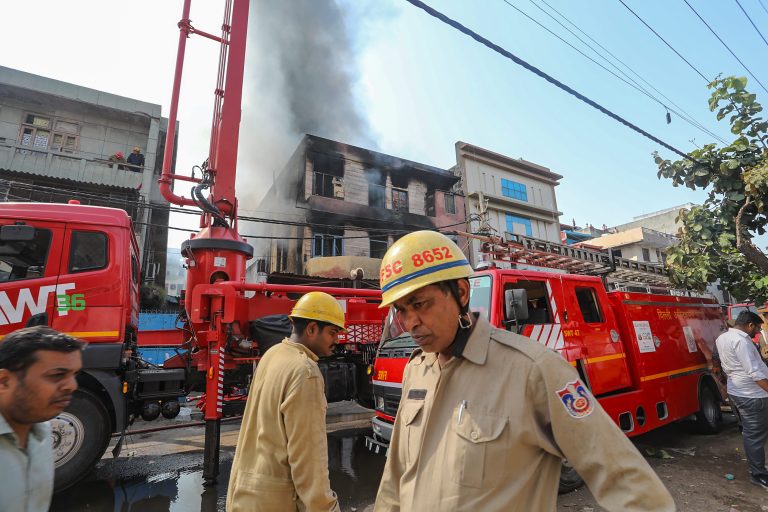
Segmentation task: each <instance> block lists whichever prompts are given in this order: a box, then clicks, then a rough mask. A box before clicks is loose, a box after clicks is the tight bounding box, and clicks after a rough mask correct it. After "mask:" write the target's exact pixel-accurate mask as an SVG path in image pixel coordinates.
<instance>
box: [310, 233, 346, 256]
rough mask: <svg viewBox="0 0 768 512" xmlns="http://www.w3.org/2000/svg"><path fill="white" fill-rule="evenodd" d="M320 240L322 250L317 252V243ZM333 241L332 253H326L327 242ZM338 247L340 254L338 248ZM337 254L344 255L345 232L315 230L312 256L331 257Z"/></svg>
mask: <svg viewBox="0 0 768 512" xmlns="http://www.w3.org/2000/svg"><path fill="white" fill-rule="evenodd" d="M318 241H319V242H320V252H321V253H323V254H318V253H317V247H316V244H317V243H318ZM329 242H330V243H331V246H330V248H331V254H324V253H325V250H324V249H325V244H327V243H329ZM337 248H338V254H337V250H336V249H337ZM336 256H344V233H343V232H342V233H341V234H338V233H331V232H329V231H325V232H322V231H315V232H313V233H312V257H313V258H331V257H336Z"/></svg>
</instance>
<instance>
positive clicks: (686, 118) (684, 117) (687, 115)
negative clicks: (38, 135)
mask: <svg viewBox="0 0 768 512" xmlns="http://www.w3.org/2000/svg"><path fill="white" fill-rule="evenodd" d="M529 2H531V3H532V4H533V5H534V6H536V8H537V9H539V10H540V11H542V12H543V13H544V14H546V15H547V16H549V17H550V18H552V19H553V20H554V21H555V22H557V23H558V24H559V25H560V26H561V27H563V28H564V29H565V30H567V31H568V32H569V33H570V34H572V35H573V36H574V37H575V38H577V39H578V40H579V41H581V42H582V43H583V44H584V45H585V46H587V47H588V48H589V49H590V50H592V51H593V52H595V54H596V55H599V56H600V57H601V58H602V59H603V60H605V61H606V62H608V63H610V64H611V65H612V66H613V67H614V68H615V69H616V70H617V71H618V72H619V73H621V74H622V75H624V76H625V77H627V79H629V80H631V81H632V82H633V83H635V84H637V85H638V86H639V87H642V86H641V85H640V84H639V83H638V82H637V81H635V80H634V79H632V77H630V76H629V75H628V74H627V73H625V72H624V71H622V69H621V68H620V67H619V66H617V65H616V64H615V63H613V62H612V61H611V60H610V59H608V58H607V57H605V56H604V55H603V54H601V53H600V52H599V51H597V50H596V49H595V48H594V47H593V46H592V45H590V44H589V43H587V42H586V41H584V40H583V39H581V37H579V36H578V35H577V34H575V33H574V32H573V31H571V30H570V29H568V27H566V26H565V25H563V24H562V23H560V21H559V20H558V19H557V18H555V17H554V16H552V14H550V13H549V12H547V11H546V10H545V9H543V8H542V7H541V6H540V5H538V4H537V3H536V1H535V0H529ZM541 2H542V3H543V4H544V5H546V6H547V7H549V9H551V10H552V11H554V12H555V13H556V14H557V15H558V16H560V17H561V18H562V19H563V20H565V21H566V22H567V23H568V24H569V25H571V26H572V27H573V28H575V29H576V30H577V31H579V32H580V33H581V34H582V35H583V36H584V37H586V38H587V39H589V40H590V41H592V42H593V43H594V44H595V45H597V46H598V47H599V48H600V49H602V50H603V51H604V52H605V53H607V54H608V55H609V56H610V57H611V58H613V59H614V60H615V61H616V62H618V63H619V64H621V65H622V66H624V68H626V69H627V70H628V71H629V72H630V73H632V74H633V75H634V76H636V77H637V78H638V80H640V81H641V82H643V83H644V84H645V85H647V86H648V87H650V88H651V89H653V90H654V91H655V92H656V93H657V94H659V95H660V96H661V97H662V98H664V99H665V100H666V101H667V102H669V104H671V105H674V107H675V108H676V109H677V111H675V110H674V109H669V107H667V105H666V104H665V103H664V102H662V101H661V100H659V99H658V98H655V99H656V101H657V102H659V103H661V104H662V105H663V106H664V108H667V109H669V110H672V112H673V113H675V114H676V115H677V116H678V117H680V118H681V119H682V120H683V121H685V122H687V123H688V124H690V125H692V126H694V127H695V128H698V129H699V130H701V131H702V132H704V133H706V134H707V135H709V136H710V137H712V138H714V139H716V140H718V141H719V142H720V143H722V144H726V145H727V144H728V142H727V141H726V140H725V139H723V138H722V137H720V136H719V135H717V134H716V133H714V132H712V131H711V130H709V129H708V128H707V127H706V126H704V124H703V123H700V122H699V121H697V120H696V119H695V118H694V117H693V116H692V115H691V114H690V113H688V112H687V111H686V110H685V109H684V108H683V107H681V106H680V105H678V104H677V103H675V102H674V100H672V99H671V98H670V97H669V96H667V95H666V94H664V93H663V92H661V91H660V90H659V89H658V88H656V87H655V86H654V85H653V84H652V83H651V82H649V81H648V80H646V79H645V78H644V77H643V76H642V75H640V74H639V73H638V72H637V71H635V70H634V69H633V68H632V67H630V66H629V65H628V64H627V63H626V62H624V61H623V60H622V59H620V58H619V57H617V56H616V55H615V54H614V53H613V52H611V51H610V50H609V49H607V48H606V47H605V46H603V45H602V44H600V43H599V42H597V41H596V40H595V39H594V38H593V37H592V36H590V35H589V34H587V33H586V32H585V31H584V30H582V29H581V28H580V27H579V26H578V25H576V24H575V23H574V22H572V21H571V20H570V19H568V17H567V16H565V15H564V14H563V13H562V12H560V11H558V10H557V9H556V8H555V7H553V6H552V5H551V4H549V3H548V2H547V0H541ZM643 89H645V88H644V87H643ZM646 90H647V89H646ZM678 111H679V112H678Z"/></svg>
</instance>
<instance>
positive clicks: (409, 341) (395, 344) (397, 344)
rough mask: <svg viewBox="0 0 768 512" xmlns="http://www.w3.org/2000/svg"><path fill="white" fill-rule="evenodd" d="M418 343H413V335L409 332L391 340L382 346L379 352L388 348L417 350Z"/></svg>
mask: <svg viewBox="0 0 768 512" xmlns="http://www.w3.org/2000/svg"><path fill="white" fill-rule="evenodd" d="M417 346H418V345H416V342H415V341H413V338H411V335H410V334H408V333H407V332H404V333H402V334H401V335H400V336H398V337H396V338H392V339H389V340H387V341H385V342H384V343H382V344H381V346H380V347H379V350H381V349H388V348H416V347H417Z"/></svg>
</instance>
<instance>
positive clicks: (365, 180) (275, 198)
mask: <svg viewBox="0 0 768 512" xmlns="http://www.w3.org/2000/svg"><path fill="white" fill-rule="evenodd" d="M457 181H458V177H457V176H455V175H454V174H453V173H452V172H451V171H449V170H446V169H440V168H437V167H433V166H430V165H426V164H421V163H418V162H413V161H410V160H405V159H402V158H398V157H395V156H391V155H386V154H383V153H379V152H376V151H371V150H368V149H364V148H360V147H356V146H352V145H349V144H344V143H341V142H336V141H333V140H328V139H323V138H321V137H316V136H314V135H306V136H305V137H304V138H303V139H302V141H301V143H300V144H299V146H298V147H297V149H296V151H295V152H294V154H293V156H292V157H291V158H290V159H289V161H288V163H287V164H286V166H285V167H284V168H283V170H282V171H281V172H279V173H278V174H276V175H275V176H274V182H273V185H272V188H271V189H270V190H269V192H268V193H267V195H266V196H265V199H264V200H263V202H262V203H261V204H260V205H259V206H258V208H257V209H258V210H259V211H266V212H273V216H274V218H275V219H279V220H283V221H284V220H289V221H291V222H293V223H295V224H297V225H293V226H289V225H279V224H272V228H271V230H270V231H269V232H268V233H269V236H278V237H283V238H284V239H283V240H272V241H263V242H259V241H255V242H252V243H253V244H254V246H255V253H254V257H255V258H256V260H257V261H256V262H255V263H254V264H251V265H250V266H249V270H250V272H249V277H248V278H249V279H255V277H256V275H258V274H259V273H261V274H262V275H263V274H264V273H271V272H287V273H294V274H308V275H314V276H322V277H329V278H349V276H350V271H352V270H354V269H358V268H361V269H363V276H364V277H365V278H378V273H379V265H380V263H381V258H382V257H383V256H384V253H385V252H386V251H387V248H388V247H389V246H390V245H391V244H392V243H393V242H394V241H395V240H397V239H398V238H399V237H400V236H402V235H403V234H405V233H407V232H410V231H415V230H420V229H435V228H439V227H443V226H453V227H454V229H459V230H461V229H463V228H464V221H465V216H464V198H463V196H462V195H461V194H457V193H454V192H452V191H451V189H452V187H453V186H454V185H455V184H456V182H457ZM251 274H253V276H251Z"/></svg>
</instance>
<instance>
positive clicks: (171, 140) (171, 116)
mask: <svg viewBox="0 0 768 512" xmlns="http://www.w3.org/2000/svg"><path fill="white" fill-rule="evenodd" d="M191 4H192V0H184V9H183V11H182V14H181V21H179V50H178V52H177V53H176V71H175V73H174V76H173V92H172V94H171V106H170V111H169V113H168V132H167V133H166V135H165V152H164V153H163V173H162V175H161V176H160V179H159V180H157V182H158V184H159V186H160V193H161V194H162V195H163V197H164V198H165V199H167V200H168V202H169V203H172V204H177V205H180V206H195V202H194V201H192V200H191V199H188V198H186V197H183V196H180V195H178V194H175V193H174V192H173V190H172V189H171V185H172V184H173V178H172V176H171V175H172V173H171V161H172V159H173V149H174V145H175V139H176V116H177V113H178V110H179V91H180V90H181V74H182V71H183V69H184V51H185V50H186V48H187V38H188V37H189V33H190V30H191V26H190V23H189V10H190V6H191Z"/></svg>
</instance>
